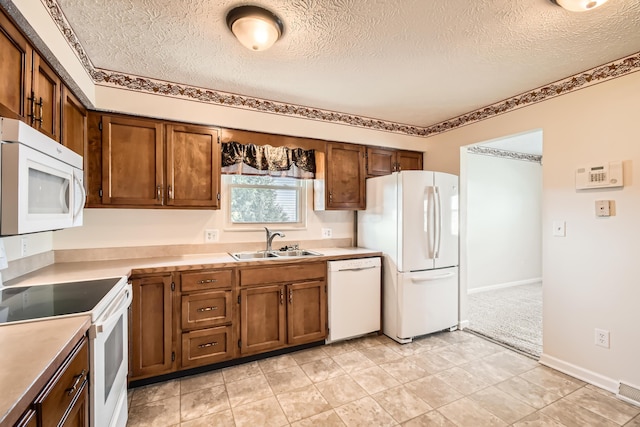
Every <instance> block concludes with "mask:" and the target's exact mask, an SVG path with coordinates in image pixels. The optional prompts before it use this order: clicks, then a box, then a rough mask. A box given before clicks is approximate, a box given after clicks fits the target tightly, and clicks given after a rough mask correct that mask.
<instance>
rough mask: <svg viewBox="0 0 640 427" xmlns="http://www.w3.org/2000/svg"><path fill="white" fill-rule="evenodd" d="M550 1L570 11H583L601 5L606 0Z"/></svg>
mask: <svg viewBox="0 0 640 427" xmlns="http://www.w3.org/2000/svg"><path fill="white" fill-rule="evenodd" d="M550 1H551V3H554V4H557V5H558V6H560V7H563V8H565V9H567V10H570V11H571V12H585V11H587V10H592V9H595V8H596V7H598V6H602V5H603V4H605V3H606V2H607V0H550Z"/></svg>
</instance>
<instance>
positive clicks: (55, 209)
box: [0, 118, 86, 236]
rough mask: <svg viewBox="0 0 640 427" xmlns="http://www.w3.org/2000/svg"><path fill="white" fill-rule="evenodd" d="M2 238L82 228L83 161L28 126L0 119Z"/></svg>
mask: <svg viewBox="0 0 640 427" xmlns="http://www.w3.org/2000/svg"><path fill="white" fill-rule="evenodd" d="M0 141H1V146H0V148H1V149H2V150H1V152H0V162H1V176H2V178H1V185H0V191H1V197H0V200H1V201H2V212H1V218H0V235H2V236H11V235H16V234H26V233H35V232H39V231H50V230H59V229H62V228H69V227H77V226H80V225H82V210H83V208H84V202H85V197H86V192H85V189H84V174H83V170H82V156H80V155H78V154H77V153H75V152H73V151H72V150H70V149H68V148H67V147H65V146H63V145H61V144H59V143H57V142H56V141H54V140H53V139H51V138H49V137H48V136H46V135H44V134H42V133H40V132H38V131H37V130H35V129H34V128H32V127H30V126H28V125H27V124H26V123H24V122H21V121H19V120H15V119H7V118H0Z"/></svg>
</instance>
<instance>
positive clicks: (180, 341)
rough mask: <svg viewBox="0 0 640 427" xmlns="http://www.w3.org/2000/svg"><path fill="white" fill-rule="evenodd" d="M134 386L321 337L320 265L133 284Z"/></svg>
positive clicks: (152, 278) (151, 278) (210, 272)
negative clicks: (184, 370)
mask: <svg viewBox="0 0 640 427" xmlns="http://www.w3.org/2000/svg"><path fill="white" fill-rule="evenodd" d="M131 282H132V286H133V302H132V304H131V315H132V316H131V327H130V330H131V344H130V349H131V366H130V377H129V379H130V380H132V381H135V380H141V379H145V378H149V377H153V376H158V375H162V374H167V373H171V372H175V371H179V370H183V369H190V368H195V367H198V366H203V365H210V364H213V363H219V362H223V361H227V360H231V359H234V358H238V357H244V356H248V355H253V354H258V353H263V352H267V351H271V350H276V349H281V348H285V347H288V346H295V345H300V344H306V343H310V342H316V341H321V340H323V339H324V338H325V337H326V334H327V294H326V292H327V287H326V262H324V261H320V262H318V261H309V262H296V263H291V264H278V265H274V264H269V265H267V266H264V267H263V266H247V267H239V268H228V267H226V268H219V269H204V270H191V271H183V272H178V271H176V272H174V273H165V274H160V273H155V274H150V275H139V276H133V278H132V280H131Z"/></svg>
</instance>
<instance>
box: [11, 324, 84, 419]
mask: <svg viewBox="0 0 640 427" xmlns="http://www.w3.org/2000/svg"><path fill="white" fill-rule="evenodd" d="M90 324H91V317H90V316H75V317H64V318H59V319H54V320H44V321H36V322H27V323H18V324H11V325H4V326H0V384H2V393H0V425H3V426H4V425H13V424H14V423H15V422H16V421H17V420H18V418H20V416H21V415H22V414H23V412H24V411H25V410H26V409H27V407H28V406H29V404H30V403H31V402H32V401H33V399H34V398H35V397H36V395H37V394H38V393H39V392H40V390H41V389H42V387H43V386H44V385H45V384H46V382H47V381H48V380H49V378H51V376H52V375H53V374H54V373H55V371H56V369H57V368H58V367H59V366H60V364H61V363H62V362H63V361H64V359H65V357H66V356H67V355H68V354H69V352H70V351H71V349H72V348H73V346H74V345H75V344H76V343H77V342H78V341H79V340H80V338H81V337H82V336H83V335H84V334H85V333H86V332H87V330H88V328H89V325H90Z"/></svg>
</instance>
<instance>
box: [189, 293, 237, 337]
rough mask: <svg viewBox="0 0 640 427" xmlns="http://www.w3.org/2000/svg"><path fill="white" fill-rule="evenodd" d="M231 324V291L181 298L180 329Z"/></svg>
mask: <svg viewBox="0 0 640 427" xmlns="http://www.w3.org/2000/svg"><path fill="white" fill-rule="evenodd" d="M229 322H231V291H214V292H205V293H197V294H191V295H183V296H182V329H193V328H201V327H208V326H215V325H222V324H224V323H229Z"/></svg>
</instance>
